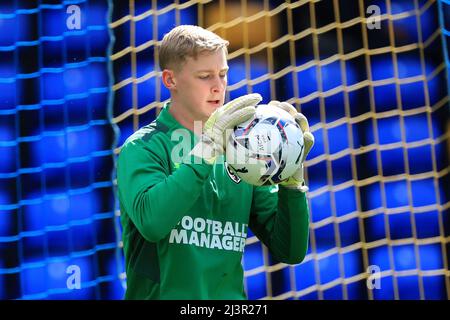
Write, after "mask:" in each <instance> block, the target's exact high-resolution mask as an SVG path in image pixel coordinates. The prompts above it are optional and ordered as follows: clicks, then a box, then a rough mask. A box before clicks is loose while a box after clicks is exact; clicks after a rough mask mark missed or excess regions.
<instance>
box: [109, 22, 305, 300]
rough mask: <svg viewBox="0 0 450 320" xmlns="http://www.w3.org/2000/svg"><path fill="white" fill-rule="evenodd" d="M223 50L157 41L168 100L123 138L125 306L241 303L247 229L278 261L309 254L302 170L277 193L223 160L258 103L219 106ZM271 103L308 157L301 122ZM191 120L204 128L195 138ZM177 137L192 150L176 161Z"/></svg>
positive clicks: (183, 32)
mask: <svg viewBox="0 0 450 320" xmlns="http://www.w3.org/2000/svg"><path fill="white" fill-rule="evenodd" d="M227 45H228V42H227V41H225V40H223V39H222V38H220V37H219V36H217V35H215V34H214V33H211V32H209V31H207V30H205V29H202V28H200V27H197V26H179V27H176V28H174V29H173V30H172V31H171V32H169V33H168V34H166V35H165V37H164V39H163V41H162V44H161V49H160V65H161V70H163V72H162V80H163V83H164V85H165V86H166V87H167V88H168V89H169V90H170V93H171V100H170V102H169V103H168V104H167V105H165V106H164V108H163V109H162V110H161V113H160V114H159V116H158V117H157V119H156V120H155V121H154V122H152V123H151V124H149V125H147V126H145V127H143V128H141V129H140V130H138V131H137V132H135V133H134V134H133V135H132V136H131V137H129V138H128V139H127V141H126V142H125V143H124V145H123V147H122V149H121V152H120V156H119V160H118V167H117V172H118V173H117V179H118V189H119V200H120V206H121V223H122V226H123V243H124V252H125V260H126V274H127V291H126V295H125V298H126V299H246V294H245V292H244V286H243V268H242V265H241V259H242V254H243V250H244V245H245V239H246V236H247V231H248V228H250V229H251V230H252V232H253V233H254V234H255V235H256V236H257V237H258V238H259V239H260V240H261V241H262V242H263V243H264V244H265V245H266V246H267V247H268V248H269V250H270V252H271V253H272V255H273V257H274V258H276V259H277V260H279V261H281V262H285V263H289V264H296V263H300V262H301V261H302V260H303V258H304V256H305V254H306V251H307V245H308V223H309V210H308V205H307V201H306V196H305V189H306V187H305V186H304V181H303V166H302V168H301V169H299V170H298V172H296V173H295V174H294V176H293V177H291V178H290V179H289V180H288V181H286V182H284V183H283V184H281V185H280V187H279V191H277V189H278V187H276V186H275V187H254V186H251V185H249V184H246V183H245V182H243V181H239V179H236V176H233V174H232V173H231V172H230V171H229V170H228V169H227V166H226V163H225V162H224V160H223V153H224V145H225V143H224V142H225V139H226V136H224V135H225V133H226V131H227V130H230V129H232V128H233V127H234V126H235V125H236V124H239V123H242V122H243V121H245V120H247V119H250V117H252V116H253V115H254V113H255V106H256V105H257V104H258V103H259V102H260V101H261V96H260V95H258V94H251V95H247V96H244V97H240V98H238V99H236V100H233V101H231V102H229V103H227V104H225V105H223V103H224V97H225V89H226V85H227V72H228V65H227V59H226V54H227ZM271 104H273V105H274V106H276V107H280V108H283V109H285V110H287V111H288V112H290V113H291V114H292V115H293V116H294V117H296V119H297V120H298V122H299V124H300V126H301V127H302V129H303V131H304V136H305V150H306V152H305V157H306V155H307V153H308V152H309V150H310V149H311V147H312V144H313V141H314V138H313V136H312V135H311V133H310V132H309V128H308V124H307V121H306V118H305V117H304V116H303V115H301V114H298V113H297V111H296V110H295V108H294V107H293V106H291V105H289V104H287V103H284V102H283V103H280V102H277V101H272V102H271ZM195 121H201V123H203V132H202V134H201V135H198V134H194V122H195ZM180 130H181V131H184V132H187V137H188V140H189V142H190V143H189V145H190V146H191V148H190V150H188V151H187V152H185V153H184V154H182V155H181V156H180V155H179V152H173V151H174V148H175V147H176V146H177V145H178V144H179V143H180V140H179V139H178V138H175V139H174V137H179V135H175V134H174V133H175V132H180ZM192 147H193V148H192ZM180 157H181V159H182V161H180V160H179V159H176V158H180ZM302 161H304V158H303V159H302Z"/></svg>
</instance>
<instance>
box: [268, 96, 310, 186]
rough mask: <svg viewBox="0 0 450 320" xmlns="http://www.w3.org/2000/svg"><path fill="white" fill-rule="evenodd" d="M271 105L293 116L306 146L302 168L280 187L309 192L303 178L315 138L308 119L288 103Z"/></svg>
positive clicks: (272, 102) (270, 103) (273, 102)
mask: <svg viewBox="0 0 450 320" xmlns="http://www.w3.org/2000/svg"><path fill="white" fill-rule="evenodd" d="M269 105H271V106H274V107H277V108H280V109H283V110H284V111H287V112H288V113H289V114H290V115H291V116H293V117H294V118H295V121H296V122H297V123H298V125H299V126H300V128H301V129H302V132H303V140H304V145H305V150H304V152H303V157H302V159H301V161H300V163H301V164H300V168H298V170H297V171H295V172H294V174H293V175H292V176H291V177H290V178H289V179H287V180H286V181H283V182H281V183H280V185H282V186H284V187H286V188H291V189H298V190H300V191H301V192H307V191H308V190H309V188H308V187H307V186H306V185H305V179H304V177H303V162H304V161H305V159H306V156H307V155H308V153H309V151H310V150H311V148H312V147H313V145H314V136H313V135H312V133H311V132H310V131H309V124H308V119H306V117H305V116H304V115H303V114H301V113H300V112H297V109H295V107H294V106H293V105H291V104H289V103H287V102H279V101H275V100H274V101H271V102H269Z"/></svg>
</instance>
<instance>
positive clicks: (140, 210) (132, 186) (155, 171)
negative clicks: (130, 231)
mask: <svg viewBox="0 0 450 320" xmlns="http://www.w3.org/2000/svg"><path fill="white" fill-rule="evenodd" d="M158 150H159V151H160V152H159V153H158V152H157V151H158ZM161 150H163V148H161V147H159V148H158V146H157V145H156V143H155V145H154V146H153V147H150V146H148V145H146V144H145V143H144V142H142V141H140V140H137V141H133V142H130V143H127V144H126V145H125V146H124V147H123V148H122V150H121V152H120V155H119V159H118V163H117V185H118V191H119V199H120V203H121V208H122V210H125V211H126V214H127V215H128V216H129V218H130V219H131V221H132V222H133V223H134V225H135V226H136V228H137V229H138V230H139V232H140V233H141V234H142V236H143V237H144V238H145V239H147V240H148V241H152V242H156V241H159V240H161V239H163V238H164V237H165V236H167V235H168V234H169V233H170V230H171V229H172V228H173V227H175V225H176V224H177V223H178V222H179V221H180V219H181V218H182V217H183V216H184V215H185V214H186V212H187V211H188V210H189V209H190V208H191V207H192V206H193V205H194V203H195V202H196V201H197V199H198V197H199V196H200V193H201V190H202V187H203V184H204V183H205V181H206V179H207V178H208V176H209V174H210V172H211V169H212V166H211V165H209V164H206V163H204V162H202V163H199V164H194V163H192V164H181V165H180V167H179V168H178V169H177V170H176V171H175V172H173V173H172V174H170V173H169V161H170V160H169V158H168V156H167V155H166V153H165V152H161Z"/></svg>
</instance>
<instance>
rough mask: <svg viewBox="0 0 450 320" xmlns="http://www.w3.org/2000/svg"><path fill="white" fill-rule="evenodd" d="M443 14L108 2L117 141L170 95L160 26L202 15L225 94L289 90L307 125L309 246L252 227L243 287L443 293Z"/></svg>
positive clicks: (286, 291) (318, 5)
mask: <svg viewBox="0 0 450 320" xmlns="http://www.w3.org/2000/svg"><path fill="white" fill-rule="evenodd" d="M377 10H378V11H377ZM376 13H379V14H378V15H377V14H376ZM448 17H449V2H448V1H447V0H445V1H439V2H437V1H435V0H429V1H423V0H414V1H399V0H397V1H394V0H386V1H364V0H358V1H352V2H349V1H342V0H341V1H339V0H328V1H314V0H313V1H286V2H284V1H268V0H265V1H245V0H242V1H225V0H220V1H174V2H170V3H168V2H164V1H151V2H150V1H145V2H144V1H134V0H130V1H128V3H126V2H123V3H119V2H117V3H114V10H113V16H112V21H111V23H110V28H111V29H112V31H113V33H114V35H115V38H116V41H115V45H114V48H113V50H112V54H111V56H110V58H111V61H112V64H113V69H114V70H113V71H114V77H115V80H114V84H113V86H112V90H113V94H114V105H113V110H112V113H113V114H112V119H113V122H114V123H115V124H116V125H117V126H118V127H119V129H120V132H121V134H120V136H119V137H118V144H117V146H118V147H117V148H116V149H115V150H114V151H115V154H118V153H119V152H120V145H121V144H122V143H123V142H124V140H125V139H126V138H127V137H128V136H129V135H130V134H131V133H132V132H133V131H135V130H137V129H138V128H139V127H141V126H142V125H145V124H147V123H148V122H150V121H151V120H153V119H154V118H155V116H157V114H158V112H159V108H160V107H161V106H162V105H163V103H165V102H166V101H167V100H168V99H169V93H168V92H167V90H166V89H165V88H164V87H163V86H161V80H160V76H161V74H160V71H161V70H159V69H158V68H159V66H158V45H159V43H160V41H161V39H162V36H163V35H164V33H166V32H168V31H169V30H170V29H171V28H172V27H174V26H175V25H179V24H198V25H200V26H203V27H205V28H208V29H209V30H211V31H214V32H216V33H218V34H219V35H221V36H222V37H224V38H226V39H227V40H229V41H230V48H229V57H228V58H229V65H230V73H229V78H228V81H229V84H228V90H227V98H228V99H233V98H235V97H238V96H240V95H242V94H246V93H251V92H258V93H260V94H261V95H262V96H263V98H264V102H268V101H270V100H273V99H276V100H283V101H288V102H290V103H292V104H294V105H295V106H296V107H297V108H298V110H299V111H301V112H303V113H304V114H305V115H306V116H307V118H308V119H309V122H310V125H311V131H312V132H313V134H314V135H315V138H316V144H315V146H314V148H313V150H312V151H311V153H310V155H309V157H308V159H307V160H306V179H307V182H308V184H309V186H310V192H309V193H308V199H309V204H310V209H311V211H310V213H311V223H310V246H309V250H308V254H307V256H306V258H305V260H304V261H303V262H302V263H301V264H299V265H295V266H288V265H285V264H282V263H278V262H277V261H274V259H272V257H271V256H270V253H269V252H268V250H267V248H266V247H264V246H263V245H262V244H261V243H260V242H259V241H258V239H257V238H256V237H255V236H253V235H252V234H251V232H250V233H249V238H248V239H247V246H246V249H245V253H244V259H243V265H244V269H245V287H246V291H247V293H248V296H249V298H250V299H448V298H449V297H450V283H449V277H450V273H449V267H448V263H449V238H450V237H449V209H450V194H449V189H450V188H449V185H450V183H449V177H450V175H449V169H450V164H449V157H448V153H449V145H450V142H449V141H450V140H449V123H448V119H449V95H448V88H447V79H446V77H447V76H446V74H447V72H448V66H449V63H448V62H449V60H448V53H447V52H446V47H447V43H448V41H449V40H448V39H449V31H448V30H449V25H448V21H450V19H449V18H448ZM439 22H440V23H441V24H439ZM443 52H444V55H443ZM119 236H120V235H119ZM373 270H374V271H379V273H373V272H372V271H373ZM124 277H125V274H123V278H124Z"/></svg>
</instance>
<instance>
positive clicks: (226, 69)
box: [197, 67, 230, 73]
mask: <svg viewBox="0 0 450 320" xmlns="http://www.w3.org/2000/svg"><path fill="white" fill-rule="evenodd" d="M229 69H230V67H226V68H223V69H222V70H220V72H223V71H228V70H229ZM197 72H209V73H211V72H215V70H212V69H203V70H197Z"/></svg>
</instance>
